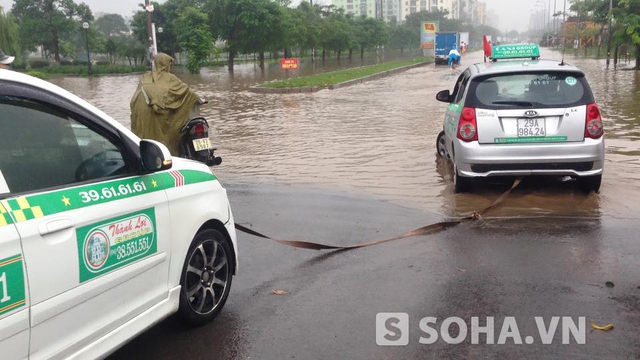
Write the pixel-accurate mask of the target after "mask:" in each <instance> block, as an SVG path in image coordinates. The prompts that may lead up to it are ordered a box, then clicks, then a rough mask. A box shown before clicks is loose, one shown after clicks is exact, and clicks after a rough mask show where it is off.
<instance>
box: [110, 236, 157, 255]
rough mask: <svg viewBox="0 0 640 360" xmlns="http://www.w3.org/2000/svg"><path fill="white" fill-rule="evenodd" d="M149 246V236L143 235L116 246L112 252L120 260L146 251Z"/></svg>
mask: <svg viewBox="0 0 640 360" xmlns="http://www.w3.org/2000/svg"><path fill="white" fill-rule="evenodd" d="M150 247H151V244H150V242H149V238H148V237H146V236H145V237H143V238H142V239H138V240H137V241H130V242H128V243H126V244H122V245H118V246H116V248H115V251H114V254H115V255H116V259H117V260H121V259H124V258H128V257H131V256H134V255H136V254H139V253H141V252H146V251H147V250H149V248H150Z"/></svg>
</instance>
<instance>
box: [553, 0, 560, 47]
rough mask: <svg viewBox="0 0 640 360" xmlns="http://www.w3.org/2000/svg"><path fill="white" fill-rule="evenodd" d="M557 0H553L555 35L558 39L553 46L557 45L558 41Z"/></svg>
mask: <svg viewBox="0 0 640 360" xmlns="http://www.w3.org/2000/svg"><path fill="white" fill-rule="evenodd" d="M556 1H557V0H553V36H554V37H555V39H556V41H555V42H554V44H553V47H554V48H555V47H556V44H557V43H558V40H560V39H558V17H557V16H556Z"/></svg>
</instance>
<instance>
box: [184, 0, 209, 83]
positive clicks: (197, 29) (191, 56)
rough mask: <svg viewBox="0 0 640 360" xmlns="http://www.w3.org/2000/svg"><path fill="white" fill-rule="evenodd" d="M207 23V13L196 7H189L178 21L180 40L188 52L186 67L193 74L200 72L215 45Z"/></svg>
mask: <svg viewBox="0 0 640 360" xmlns="http://www.w3.org/2000/svg"><path fill="white" fill-rule="evenodd" d="M207 23H208V18H207V15H206V14H205V13H203V12H202V11H200V10H198V9H196V8H194V7H187V8H186V9H185V10H184V12H183V13H182V14H181V15H180V17H179V18H178V20H177V21H176V30H177V33H178V42H179V44H180V47H181V48H182V49H184V50H185V51H186V52H187V64H186V67H187V69H188V70H189V72H190V73H192V74H197V73H199V72H200V68H201V67H202V66H203V65H204V64H205V63H206V62H207V61H208V59H209V53H210V52H211V49H212V47H213V36H211V32H209V28H208V24H207Z"/></svg>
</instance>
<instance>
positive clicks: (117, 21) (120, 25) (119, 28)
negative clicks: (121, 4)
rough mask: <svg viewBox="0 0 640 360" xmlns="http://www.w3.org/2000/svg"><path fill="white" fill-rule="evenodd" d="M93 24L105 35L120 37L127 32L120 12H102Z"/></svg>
mask: <svg viewBox="0 0 640 360" xmlns="http://www.w3.org/2000/svg"><path fill="white" fill-rule="evenodd" d="M93 25H94V26H95V27H96V30H98V31H99V32H101V33H103V34H104V35H106V36H107V37H112V36H115V37H122V36H126V35H128V34H129V27H128V26H127V24H126V23H125V22H124V18H123V17H122V15H120V14H104V15H102V16H101V17H99V18H98V19H96V21H95V22H94V23H93Z"/></svg>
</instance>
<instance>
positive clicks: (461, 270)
mask: <svg viewBox="0 0 640 360" xmlns="http://www.w3.org/2000/svg"><path fill="white" fill-rule="evenodd" d="M458 271H460V272H465V271H467V270H465V269H458Z"/></svg>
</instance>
